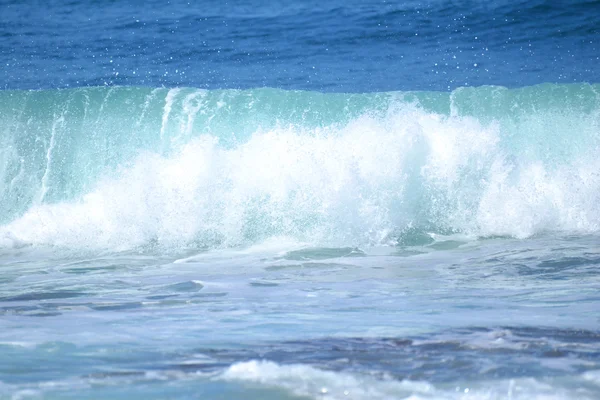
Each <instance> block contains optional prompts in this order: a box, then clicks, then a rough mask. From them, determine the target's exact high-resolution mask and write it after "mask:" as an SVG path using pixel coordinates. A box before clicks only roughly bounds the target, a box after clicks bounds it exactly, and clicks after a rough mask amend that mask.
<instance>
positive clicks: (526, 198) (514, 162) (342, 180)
mask: <svg viewBox="0 0 600 400" xmlns="http://www.w3.org/2000/svg"><path fill="white" fill-rule="evenodd" d="M175 94H176V92H169V96H171V97H173V96H174V95H175ZM166 103H167V105H168V101H167V102H166ZM167 105H166V106H165V107H166V108H165V115H168V113H167V111H168V110H167ZM188 125H189V124H188ZM499 129H500V128H499V127H498V126H496V125H494V124H491V125H486V126H484V125H482V124H480V123H479V122H478V121H477V120H475V119H472V118H465V117H443V116H439V115H436V114H430V113H426V112H424V111H422V110H420V109H418V108H416V107H413V106H406V105H404V106H402V107H398V108H395V109H393V110H390V111H389V113H388V115H387V116H385V117H381V116H379V117H375V116H368V115H366V116H363V117H361V118H358V119H356V120H354V121H352V122H351V123H349V124H348V125H346V126H343V127H336V126H330V127H326V128H321V129H313V130H310V131H307V130H304V129H303V128H302V127H293V126H290V127H279V128H275V129H272V130H268V131H257V132H255V133H254V134H253V135H252V136H251V137H250V138H249V140H248V141H247V142H245V143H242V144H238V145H236V146H235V147H224V146H221V145H219V142H218V139H217V138H216V137H213V136H208V135H205V136H202V137H200V138H197V139H194V140H192V141H190V142H189V143H187V144H186V145H184V146H182V148H181V149H180V151H179V152H178V153H176V154H174V155H172V156H170V157H162V156H159V155H157V154H154V153H143V154H140V155H139V156H138V157H137V158H136V159H135V160H133V161H132V163H131V164H130V166H129V167H127V168H123V169H122V170H121V172H120V173H119V174H118V176H114V177H111V178H107V179H104V180H102V181H101V182H99V183H98V184H97V186H96V188H95V189H94V190H93V191H91V192H90V193H88V194H87V195H85V196H83V197H82V198H81V199H79V200H77V201H73V202H63V203H58V204H42V205H37V206H34V207H32V208H31V209H30V210H29V211H28V212H26V213H25V214H24V215H23V216H22V217H20V218H19V219H17V220H15V221H13V222H11V223H9V224H8V225H5V226H3V227H0V245H2V246H6V245H7V244H8V245H10V243H32V244H42V245H54V246H65V247H71V248H100V249H106V248H108V249H114V250H124V249H131V248H133V247H136V246H144V245H149V244H150V245H159V246H162V247H165V248H181V247H185V246H192V247H194V246H195V247H198V246H208V247H215V246H217V247H219V246H220V247H223V246H239V245H252V244H256V243H261V242H264V241H265V240H268V239H269V238H273V237H286V238H291V239H292V240H293V241H297V242H302V243H308V244H315V245H343V246H348V245H351V246H352V245H353V246H365V245H367V246H368V245H381V244H383V245H385V244H390V243H391V244H393V243H394V235H396V234H397V232H398V231H402V230H403V229H405V228H407V227H412V226H417V227H418V226H419V225H422V224H429V225H432V224H433V225H435V227H434V228H436V229H439V230H440V231H444V230H446V231H448V230H453V231H458V232H461V233H462V234H463V235H465V237H473V236H489V235H510V236H515V237H526V236H530V235H534V234H536V233H540V232H545V231H561V232H578V233H590V232H597V231H598V230H600V211H599V209H598V207H597V204H598V203H600V197H599V196H600V176H599V175H598V174H597V171H598V170H599V169H600V160H599V159H597V158H595V157H594V155H593V152H591V153H590V154H589V155H585V154H583V155H582V157H581V158H579V159H577V160H566V161H564V162H563V164H557V165H553V166H551V167H549V166H548V165H546V164H544V163H542V162H540V161H536V160H533V161H530V160H527V159H519V158H518V157H517V158H515V156H512V158H511V157H508V156H507V155H506V153H505V150H504V147H505V145H504V144H502V143H501V140H500V138H501V135H502V132H500V130H499ZM429 228H431V226H429V227H428V229H429Z"/></svg>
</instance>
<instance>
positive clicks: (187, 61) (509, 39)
mask: <svg viewBox="0 0 600 400" xmlns="http://www.w3.org/2000/svg"><path fill="white" fill-rule="evenodd" d="M599 34H600V2H598V1H594V0H573V1H564V2H556V1H543V0H534V1H508V0H494V1H467V0H424V1H385V0H384V1H356V0H349V1H346V0H343V1H339V0H337V1H328V2H322V1H315V0H308V1H291V0H277V1H260V0H258V1H219V0H206V1H197V2H194V1H192V2H186V1H182V0H172V1H163V0H160V1H157V0H150V1H128V2H115V1H102V0H95V1H60V0H50V1H27V2H23V1H8V0H2V1H1V2H0V39H1V40H0V87H2V88H5V89H8V88H11V89H38V88H56V87H79V86H97V85H142V86H151V87H156V86H161V85H164V86H167V87H173V86H190V87H197V88H211V89H214V88H255V87H265V86H266V87H277V88H285V89H306V90H319V91H336V92H367V91H368V92H372V91H390V90H449V89H454V88H456V87H459V86H480V85H503V86H508V87H516V86H528V85H533V84H538V83H543V82H555V83H572V82H597V81H598V80H599V77H598V69H597V65H598V64H599V63H600V58H599V57H600V44H599V43H598V41H599Z"/></svg>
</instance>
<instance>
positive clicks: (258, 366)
mask: <svg viewBox="0 0 600 400" xmlns="http://www.w3.org/2000/svg"><path fill="white" fill-rule="evenodd" d="M579 378H580V377H575V379H579ZM216 379H222V380H228V381H241V382H247V383H251V384H259V385H262V386H266V387H272V388H280V389H284V390H287V391H289V392H290V393H292V394H294V395H298V396H307V397H309V398H315V399H327V400H336V399H369V400H379V399H382V400H383V399H407V400H409V399H410V400H421V399H422V400H426V399H428V400H501V399H511V400H525V399H526V400H565V399H575V398H576V399H582V400H583V399H586V400H591V399H593V398H595V397H594V396H595V395H596V394H597V393H592V392H591V391H586V390H584V389H581V388H579V387H578V385H577V384H574V385H572V387H569V386H568V385H567V386H559V385H558V384H548V383H545V382H542V381H539V380H536V379H533V378H521V379H509V380H500V381H490V382H477V383H476V384H474V385H473V386H471V385H468V384H464V385H462V386H456V384H453V385H450V384H448V385H443V386H439V387H437V386H434V385H432V384H430V383H428V382H415V381H408V380H403V381H398V380H392V379H390V378H386V377H384V378H383V379H376V378H375V377H373V376H369V375H359V374H350V373H345V372H332V371H323V370H320V369H317V368H313V367H310V366H306V365H279V364H276V363H273V362H269V361H248V362H241V363H237V364H233V365H232V366H231V367H229V368H228V369H227V370H225V372H224V373H223V374H221V375H219V376H217V377H216Z"/></svg>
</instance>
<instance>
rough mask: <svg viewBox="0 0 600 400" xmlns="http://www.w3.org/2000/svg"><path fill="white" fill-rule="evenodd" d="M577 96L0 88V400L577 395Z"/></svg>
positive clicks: (528, 90) (598, 104)
mask: <svg viewBox="0 0 600 400" xmlns="http://www.w3.org/2000/svg"><path fill="white" fill-rule="evenodd" d="M599 89H600V87H599V86H598V85H596V84H593V85H592V84H568V85H565V84H542V85H536V86H530V87H523V88H518V89H508V88H504V87H499V86H484V87H476V88H458V89H456V90H454V91H452V92H419V91H412V92H384V93H366V94H343V93H320V92H310V91H288V90H281V89H268V88H265V89H252V90H204V89H194V88H142V87H89V88H76V89H58V90H39V91H28V90H11V91H3V92H0V119H1V120H2V121H3V122H4V123H3V126H2V136H1V147H0V148H1V152H0V194H1V195H0V196H1V197H0V198H1V199H2V201H1V203H0V209H1V213H0V216H1V218H2V225H1V226H0V261H1V264H2V271H3V272H2V276H1V278H0V304H1V308H0V313H1V315H2V319H1V320H0V325H1V327H2V329H1V333H0V349H2V351H1V354H2V355H1V356H0V381H2V384H1V385H0V396H3V397H6V398H78V399H81V398H98V397H101V398H132V397H140V398H142V397H143V398H156V399H159V398H171V397H174V398H189V397H208V398H257V399H259V398H260V399H264V398H277V399H280V398H294V399H296V398H324V399H346V398H350V399H367V398H369V399H392V398H410V399H505V398H509V399H565V398H578V399H594V398H597V397H598V396H599V395H600V378H599V375H598V374H599V371H600V366H599V365H598V363H599V357H600V345H599V343H600V341H599V338H600V336H599V334H598V331H597V324H598V314H597V311H598V295H597V293H598V289H599V284H600V282H599V281H598V274H597V272H596V269H597V266H598V264H599V262H600V261H599V260H600V247H599V246H598V243H599V241H598V239H599V238H600V235H599V229H600V214H599V212H600V211H598V204H600V175H599V174H598V171H599V170H600V164H599V162H600V161H599V160H598V157H597V154H598V151H599V150H600V135H599V132H600V129H599V128H600V94H599V93H600V92H599ZM75 321H76V322H75Z"/></svg>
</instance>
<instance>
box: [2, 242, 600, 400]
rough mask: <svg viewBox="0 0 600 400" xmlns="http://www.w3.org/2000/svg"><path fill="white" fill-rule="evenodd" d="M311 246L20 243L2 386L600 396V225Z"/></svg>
mask: <svg viewBox="0 0 600 400" xmlns="http://www.w3.org/2000/svg"><path fill="white" fill-rule="evenodd" d="M296 246H297V248H298V250H290V248H294V247H296ZM296 246H294V245H293V244H291V243H288V244H287V245H286V246H285V248H282V246H280V245H278V244H274V243H271V244H265V245H262V246H255V247H253V248H248V249H245V250H231V251H223V250H220V251H213V250H211V251H206V252H203V253H199V254H191V255H188V256H187V257H184V258H174V257H161V256H157V255H139V254H135V253H123V254H105V255H103V256H100V257H98V256H96V257H90V258H86V259H82V258H80V257H76V258H73V259H70V257H68V256H66V257H65V256H64V255H60V256H59V255H57V254H54V253H40V252H38V251H36V250H31V249H21V250H12V251H5V252H4V253H3V256H2V264H3V270H4V273H3V279H2V283H1V286H0V296H1V297H0V303H1V305H2V307H1V310H0V312H1V313H2V322H1V324H2V330H1V332H2V333H0V341H1V346H2V348H3V351H2V356H1V359H0V360H1V361H0V362H1V364H0V371H1V375H0V380H2V382H3V386H2V387H1V390H2V393H4V394H6V395H9V394H11V393H12V394H19V393H20V394H22V395H23V396H25V397H26V398H27V396H32V397H35V396H42V397H49V398H52V397H61V398H69V397H76V398H97V396H100V397H117V398H119V397H123V398H126V397H130V396H141V397H145V398H146V397H149V398H164V397H177V398H185V397H188V396H194V397H195V396H198V397H202V396H208V397H223V398H231V397H240V396H241V397H244V398H288V397H290V398H296V397H297V396H300V397H301V398H304V397H324V398H366V397H368V398H399V397H408V396H410V395H414V396H416V398H511V397H510V396H512V398H528V399H530V398H547V397H544V396H551V397H550V398H571V397H572V398H589V399H593V398H596V397H597V396H598V395H600V385H599V380H598V370H600V365H599V363H600V332H598V330H597V325H598V322H599V321H598V314H597V309H598V301H599V298H598V288H599V284H600V282H599V280H598V274H597V268H598V264H599V263H600V247H599V246H598V237H597V236H579V237H565V238H556V237H539V238H533V239H528V240H515V239H490V240H483V241H474V242H473V241H460V240H443V241H439V242H434V243H432V244H430V245H428V246H419V247H398V248H389V247H386V248H371V249H369V250H368V251H361V250H359V249H352V248H341V249H331V248H312V249H306V248H304V247H302V246H299V245H296ZM17 287H20V288H21V290H15V288H17ZM552 396H554V397H552Z"/></svg>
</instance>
